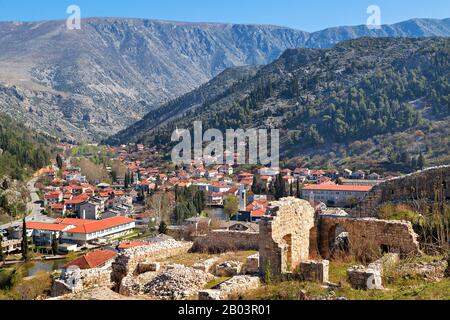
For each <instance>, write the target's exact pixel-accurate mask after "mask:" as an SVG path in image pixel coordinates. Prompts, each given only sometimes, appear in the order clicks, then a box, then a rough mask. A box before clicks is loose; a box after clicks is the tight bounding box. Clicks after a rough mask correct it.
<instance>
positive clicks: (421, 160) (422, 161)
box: [417, 152, 426, 170]
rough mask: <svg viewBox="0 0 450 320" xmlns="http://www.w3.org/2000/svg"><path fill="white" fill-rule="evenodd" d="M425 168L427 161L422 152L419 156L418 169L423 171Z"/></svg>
mask: <svg viewBox="0 0 450 320" xmlns="http://www.w3.org/2000/svg"><path fill="white" fill-rule="evenodd" d="M425 166H426V160H425V157H424V155H423V153H422V152H421V153H420V155H419V159H418V160H417V167H418V168H419V169H420V170H423V169H424V168H425Z"/></svg>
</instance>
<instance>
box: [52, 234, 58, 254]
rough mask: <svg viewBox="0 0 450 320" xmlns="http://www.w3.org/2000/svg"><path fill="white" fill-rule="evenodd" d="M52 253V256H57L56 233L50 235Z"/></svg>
mask: <svg viewBox="0 0 450 320" xmlns="http://www.w3.org/2000/svg"><path fill="white" fill-rule="evenodd" d="M52 251H53V255H54V256H56V255H57V254H58V238H57V237H56V232H53V235H52Z"/></svg>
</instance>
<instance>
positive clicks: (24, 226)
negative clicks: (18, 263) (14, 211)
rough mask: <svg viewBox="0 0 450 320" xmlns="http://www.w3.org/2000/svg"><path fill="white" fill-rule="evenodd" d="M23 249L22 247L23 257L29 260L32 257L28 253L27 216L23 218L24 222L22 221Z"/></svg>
mask: <svg viewBox="0 0 450 320" xmlns="http://www.w3.org/2000/svg"><path fill="white" fill-rule="evenodd" d="M21 249H22V258H23V260H25V261H28V260H29V259H30V257H29V255H28V237H27V223H26V220H25V218H23V222H22V244H21Z"/></svg>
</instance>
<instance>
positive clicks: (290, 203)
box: [259, 198, 315, 275]
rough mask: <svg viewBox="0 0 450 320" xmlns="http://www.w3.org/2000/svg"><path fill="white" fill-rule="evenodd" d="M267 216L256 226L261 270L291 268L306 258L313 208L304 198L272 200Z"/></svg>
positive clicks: (287, 269)
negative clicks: (257, 228) (257, 227)
mask: <svg viewBox="0 0 450 320" xmlns="http://www.w3.org/2000/svg"><path fill="white" fill-rule="evenodd" d="M269 212H270V215H267V216H264V217H263V218H262V220H261V222H260V226H259V256H260V257H259V259H260V268H261V272H262V273H266V272H267V271H268V269H270V271H271V272H272V274H274V275H279V274H283V273H287V272H292V271H294V270H295V269H296V268H297V267H298V266H299V265H300V262H302V261H306V260H308V259H309V244H310V232H311V229H313V228H314V226H315V210H314V208H313V207H312V206H311V205H310V204H309V203H308V202H307V201H304V200H300V199H296V198H284V199H281V200H280V201H276V202H272V203H271V206H270V207H269Z"/></svg>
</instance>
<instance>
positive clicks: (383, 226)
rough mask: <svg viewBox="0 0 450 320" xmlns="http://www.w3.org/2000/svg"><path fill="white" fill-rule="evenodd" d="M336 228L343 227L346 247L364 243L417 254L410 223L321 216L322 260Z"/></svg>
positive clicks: (328, 255) (328, 250) (334, 235)
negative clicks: (347, 239)
mask: <svg viewBox="0 0 450 320" xmlns="http://www.w3.org/2000/svg"><path fill="white" fill-rule="evenodd" d="M337 228H341V229H342V228H343V229H345V231H346V232H348V238H349V245H350V250H351V247H352V246H357V245H361V244H364V243H367V244H370V246H371V247H373V248H379V249H381V248H382V247H384V248H388V249H389V250H391V251H392V252H398V253H401V254H402V255H407V254H410V253H420V249H419V243H418V241H417V235H416V233H415V232H414V230H413V228H412V225H411V223H410V222H405V221H386V220H378V219H373V218H359V219H358V218H349V217H339V216H321V218H320V225H319V232H320V235H319V249H320V253H321V255H322V257H323V258H324V259H329V258H330V249H331V246H332V244H333V241H334V239H335V237H336V229H337Z"/></svg>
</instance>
